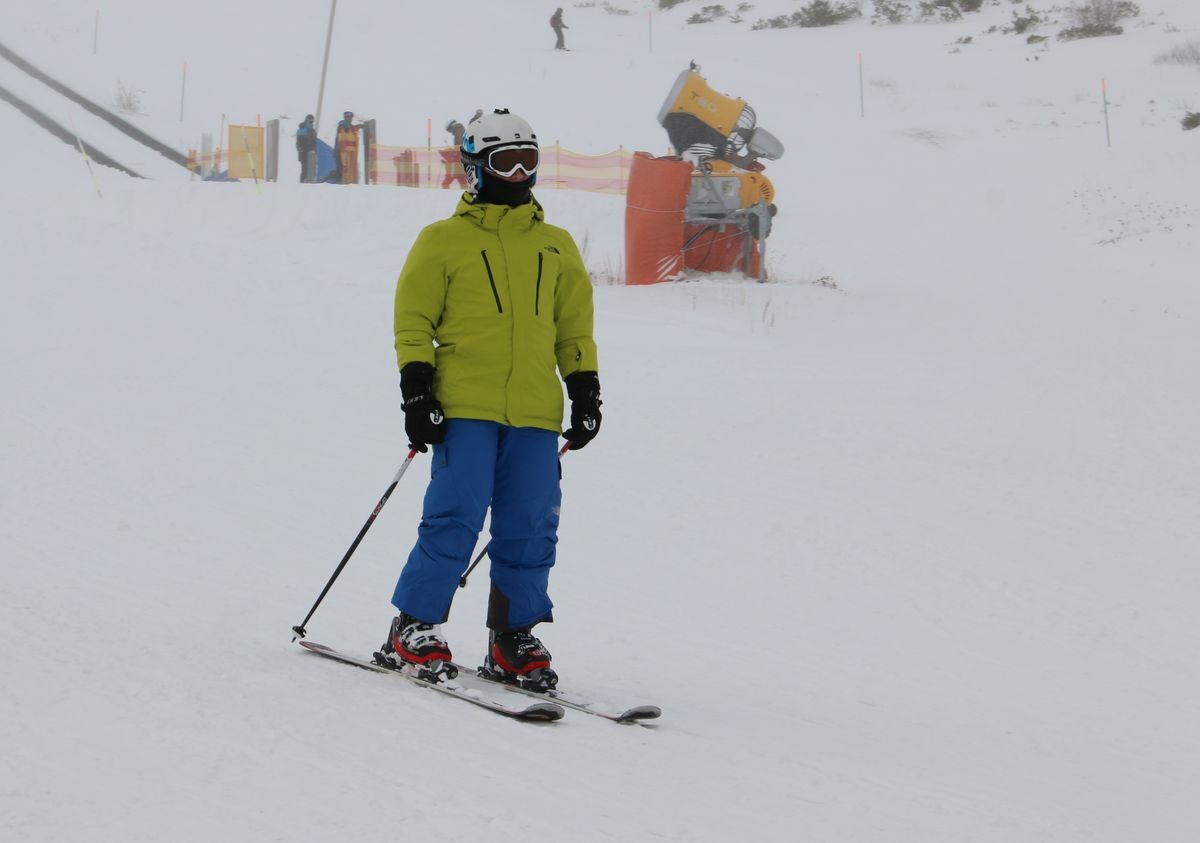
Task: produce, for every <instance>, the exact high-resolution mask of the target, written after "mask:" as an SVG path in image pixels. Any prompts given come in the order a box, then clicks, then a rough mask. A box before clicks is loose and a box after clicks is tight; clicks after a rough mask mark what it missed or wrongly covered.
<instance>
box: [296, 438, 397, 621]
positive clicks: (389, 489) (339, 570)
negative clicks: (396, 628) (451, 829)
mask: <svg viewBox="0 0 1200 843" xmlns="http://www.w3.org/2000/svg"><path fill="white" fill-rule="evenodd" d="M416 455H417V449H416V448H413V449H412V450H410V451H409V452H408V457H407V458H406V459H405V460H404V464H403V465H401V466H400V470H399V471H397V472H396V476H395V477H393V478H392V483H391V485H390V486H388V487H387V491H385V492H384V493H383V497H382V498H380V499H379V503H377V504H375V509H374V511H372V512H371V517H370V518H368V519H367V523H366V524H363V527H362V529H361V530H359V531H358V535H357V536H355V537H354V542H353V543H352V544H351V545H350V549H349V550H347V551H346V555H345V556H343V557H342V561H341V562H339V563H338V566H337V569H336V570H334V572H333V576H332V577H330V578H329V582H327V583H325V588H323V589H321V595H320V596H319V597H318V598H317V602H316V603H313V606H312V608H311V609H309V610H308V614H307V615H305V617H304V620H302V621H301V622H300V624H299V626H293V627H292V632H294V633H296V634H295V635H293V636H292V640H293V641H295V640H296V639H297V638H303V637H304V636H305V635H307V634H308V631H307V630H306V629H305V628H304V625H305V624H307V623H308V622H309V620H310V619H311V618H312V616H313V614H314V613H315V612H316V611H317V607H318V606H320V605H321V601H322V600H324V599H325V595H326V594H328V593H329V589H330V588H332V587H333V582H334V580H336V579H337V578H338V575H339V574H341V573H342V569H343V568H345V567H346V563H347V562H349V561H350V557H351V556H353V555H354V551H355V550H357V549H358V543H359V542H361V541H362V540H363V536H365V535H366V534H367V530H369V529H371V525H372V524H374V523H375V518H376V516H378V515H379V511H380V510H381V509H383V505H384V504H385V503H387V500H388V498H390V497H391V496H392V491H393V490H394V489H395V488H396V484H398V483H399V482H400V478H401V477H403V476H404V472H406V471H408V467H409V466H410V465H412V461H413V457H415V456H416Z"/></svg>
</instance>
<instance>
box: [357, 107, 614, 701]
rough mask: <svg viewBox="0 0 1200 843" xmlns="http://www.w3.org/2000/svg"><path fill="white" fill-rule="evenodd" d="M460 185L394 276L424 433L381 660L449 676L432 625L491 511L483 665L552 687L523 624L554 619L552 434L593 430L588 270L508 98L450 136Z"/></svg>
mask: <svg viewBox="0 0 1200 843" xmlns="http://www.w3.org/2000/svg"><path fill="white" fill-rule="evenodd" d="M461 155H462V163H463V167H464V168H465V170H466V176H467V190H466V192H465V193H463V195H462V198H461V199H460V200H459V202H458V207H457V209H456V210H455V212H454V214H453V215H452V216H451V217H450V218H449V219H444V220H441V221H439V222H435V223H433V224H432V225H429V226H427V227H426V228H425V229H423V230H422V231H421V233H420V234H419V235H418V236H417V240H416V242H415V243H414V244H413V247H412V249H411V250H410V251H409V253H408V257H407V259H406V260H405V262H404V268H403V269H402V270H401V271H400V278H399V280H398V282H397V284H396V306H395V323H394V324H395V338H396V358H397V362H398V364H399V367H400V392H401V394H402V396H403V402H404V403H403V406H404V430H405V433H406V435H407V437H408V440H409V443H410V446H411V447H412V448H415V449H416V450H418V451H420V452H422V453H424V452H425V451H427V450H428V448H429V446H430V445H432V446H433V459H432V466H431V478H430V481H429V486H428V488H427V489H426V491H425V502H424V506H423V510H422V514H421V523H420V526H419V527H418V530H417V541H416V544H415V546H414V547H413V549H412V551H411V553H410V554H409V556H408V561H407V562H406V563H405V565H404V568H403V570H402V571H401V573H400V578H399V581H398V582H397V584H396V589H395V592H394V593H393V595H392V605H393V606H395V608H396V609H397V611H398V612H399V614H398V615H397V616H396V617H395V619H394V620H393V621H392V625H391V629H390V630H389V632H388V637H387V642H386V643H385V644H384V645H383V648H382V650H381V652H380V653H379V654H378V657H379V658H380V660H382V661H386V662H388V663H390V664H392V665H395V666H405V665H408V666H410V667H412V668H413V669H415V670H416V671H417V672H418V674H419V675H423V676H425V677H426V678H432V679H439V678H452V677H453V676H455V675H456V674H457V668H456V667H454V666H453V664H452V663H451V652H450V646H449V645H448V644H447V642H446V639H445V637H444V636H443V634H442V627H441V624H442V623H444V622H445V621H446V619H447V617H448V616H449V613H450V604H451V601H452V600H453V598H454V594H455V591H456V590H457V588H458V584H459V579H460V577H462V575H463V572H464V571H466V569H467V565H468V563H469V562H470V560H471V553H472V551H473V550H474V548H475V543H476V541H477V540H478V538H479V532H480V530H482V529H483V523H484V517H485V515H486V514H487V512H488V510H489V509H490V510H491V540H490V542H489V543H488V546H487V552H488V556H489V557H490V558H491V593H490V596H489V600H488V611H487V626H488V629H489V630H490V632H489V635H488V648H487V655H486V657H485V659H484V665H483V670H484V671H485V673H486V675H489V676H490V677H492V678H495V679H498V680H500V681H504V682H513V683H518V684H521V685H523V686H524V687H527V688H531V689H533V690H546V689H549V688H553V687H554V686H555V685H556V684H557V682H558V676H557V674H555V672H554V671H553V670H552V669H551V667H550V653H549V652H548V651H547V650H546V648H545V646H543V645H542V642H541V641H539V640H538V639H537V638H536V637H535V636H534V634H533V632H532V629H533V627H534V625H535V624H539V623H543V622H549V621H551V620H553V616H552V614H551V609H552V608H553V603H551V601H550V597H549V594H548V592H547V585H548V582H549V577H550V569H551V567H553V565H554V563H555V548H556V545H557V541H558V519H559V505H560V503H561V501H562V490H561V488H560V485H559V477H560V466H559V458H558V455H559V448H558V436H559V431H560V430H561V429H562V421H563V409H564V406H563V394H562V385H561V384H560V383H559V378H558V376H556V370H557V373H558V375H560V376H561V377H562V379H563V381H565V383H566V388H567V394H568V396H569V398H570V401H571V409H570V426H569V427H568V429H567V430H566V432H565V433H563V434H562V435H563V437H564V438H565V439H566V440H567V443H568V445H569V447H570V448H571V449H572V450H576V449H579V448H583V447H584V446H585V445H587V444H588V443H589V442H590V441H591V440H592V439H593V438H594V437H595V436H596V434H597V433H598V432H599V430H600V418H601V417H600V404H601V402H600V380H599V374H598V370H599V364H598V361H597V352H596V342H595V340H594V339H593V336H592V321H593V314H592V282H591V279H590V278H589V276H588V273H587V270H586V269H585V268H584V264H583V259H582V258H581V257H580V254H579V248H578V246H577V245H576V243H575V240H574V238H572V236H571V235H570V233H568V232H567V231H566V230H564V229H562V228H558V227H557V226H553V225H550V224H548V223H546V222H545V214H544V213H543V211H542V206H541V205H539V204H538V203H537V201H536V200H535V199H534V197H533V194H532V192H531V190H532V188H533V185H534V183H535V182H536V180H537V170H538V159H539V151H538V142H537V135H535V134H534V133H533V130H532V129H531V128H530V126H529V124H528V123H527V122H525V121H524V120H522V119H521V118H520V117H518V116H517V115H515V114H511V113H510V112H509V111H508V110H507V109H497V110H496V111H495V112H493V113H491V114H487V115H484V116H482V117H480V118H479V119H477V120H474V121H472V122H471V123H470V124H469V125H468V126H467V129H466V135H465V137H464V138H463V143H462V147H461Z"/></svg>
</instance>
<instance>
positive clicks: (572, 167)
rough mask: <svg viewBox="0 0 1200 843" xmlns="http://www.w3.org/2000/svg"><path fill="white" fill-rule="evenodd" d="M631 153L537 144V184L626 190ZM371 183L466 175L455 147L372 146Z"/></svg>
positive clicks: (451, 181)
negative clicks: (581, 150)
mask: <svg viewBox="0 0 1200 843" xmlns="http://www.w3.org/2000/svg"><path fill="white" fill-rule="evenodd" d="M632 163H633V154H632V153H629V152H626V151H625V150H624V149H623V148H622V149H617V150H616V151H614V152H609V153H606V154H604V155H581V154H580V153H578V152H571V151H570V150H567V149H563V148H562V147H561V146H559V145H558V144H555V145H554V146H543V147H542V148H541V162H540V163H539V164H538V181H537V183H538V187H539V188H541V189H543V190H545V189H546V188H565V189H567V190H590V191H593V192H597V193H618V194H623V193H625V189H626V186H627V185H628V184H629V168H630V166H631V165H632ZM369 181H370V182H371V184H388V185H394V186H399V187H435V188H454V189H457V190H462V189H463V188H465V187H466V184H467V177H466V174H465V173H464V172H463V167H462V163H461V161H460V160H459V156H458V148H457V147H452V146H449V147H428V146H387V145H385V144H376V145H374V146H373V147H372V148H371V162H370V177H369Z"/></svg>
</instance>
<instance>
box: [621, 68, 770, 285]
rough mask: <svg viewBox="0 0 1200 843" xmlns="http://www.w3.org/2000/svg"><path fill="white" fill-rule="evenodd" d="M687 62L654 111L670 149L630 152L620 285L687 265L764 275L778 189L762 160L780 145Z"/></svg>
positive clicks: (664, 276)
mask: <svg viewBox="0 0 1200 843" xmlns="http://www.w3.org/2000/svg"><path fill="white" fill-rule="evenodd" d="M699 71H700V68H699V67H698V66H697V65H696V64H695V63H694V62H693V63H691V64H690V65H689V67H688V69H687V70H685V71H683V72H682V73H680V74H679V76H678V78H677V79H676V80H675V84H674V85H673V86H672V88H671V91H670V93H669V94H668V95H667V98H666V101H665V102H664V103H663V105H662V108H660V109H659V112H658V122H659V123H660V124H661V125H662V127H663V128H664V129H665V130H666V132H667V137H668V138H669V139H670V142H671V146H672V148H673V149H674V150H675V154H674V155H668V156H664V157H660V158H655V157H653V156H651V155H649V154H648V153H644V152H638V153H635V155H634V161H633V167H632V169H631V170H630V175H629V187H628V190H627V193H626V210H625V232H626V234H625V252H626V262H625V265H626V272H627V277H626V281H627V283H629V284H653V283H657V282H659V281H670V280H677V279H679V278H682V277H684V275H685V274H686V271H687V270H694V271H699V272H722V273H728V272H734V271H740V272H741V273H742V274H743V275H744V276H747V277H753V278H757V279H758V280H760V281H764V280H766V267H765V258H766V238H767V236H768V235H769V234H770V232H771V219H772V218H773V217H774V216H775V213H776V207H775V204H774V202H775V187H774V185H772V184H771V182H770V180H769V179H768V178H767V177H766V176H764V175H763V170H764V169H765V166H764V164H763V163H762V161H760V160H759V159H765V160H768V161H773V160H775V159H777V158H780V157H782V155H783V144H782V143H781V142H780V141H779V139H778V138H776V137H775V136H774V135H772V134H771V133H770V132H768V131H767V130H766V129H763V128H761V127H759V126H758V118H757V115H756V114H755V112H754V109H753V108H751V107H750V106H749V105H748V104H747V103H746V102H745V100H742V99H740V98H738V97H731V96H728V95H726V94H722V93H720V92H718V91H716V90H715V89H713V88H712V87H711V86H710V85H709V84H708V82H707V81H705V79H704V77H703V76H701V75H700V72H699Z"/></svg>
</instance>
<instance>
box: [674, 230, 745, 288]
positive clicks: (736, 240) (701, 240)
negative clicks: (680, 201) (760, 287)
mask: <svg viewBox="0 0 1200 843" xmlns="http://www.w3.org/2000/svg"><path fill="white" fill-rule="evenodd" d="M683 237H684V241H685V242H686V243H687V246H686V247H685V248H684V250H683V262H684V265H685V266H686V267H687V268H688V269H694V270H696V271H697V272H733V271H734V270H735V269H736V270H738V271H740V272H741V273H742V274H743V275H745V276H746V277H748V278H757V277H758V244H757V241H755V240H751V241H750V245H751V246H752V247H753V248H751V249H750V250H749V251H750V255H749V260H745V259H744V255H743V249H745V247H746V245H747V244H746V240H747V236H746V234H745V233H744V232H742V231H739V230H737V229H736V228H734V227H733V226H729V227H724V226H711V225H709V226H701V225H686V226H684V230H683ZM745 264H749V266H745Z"/></svg>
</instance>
